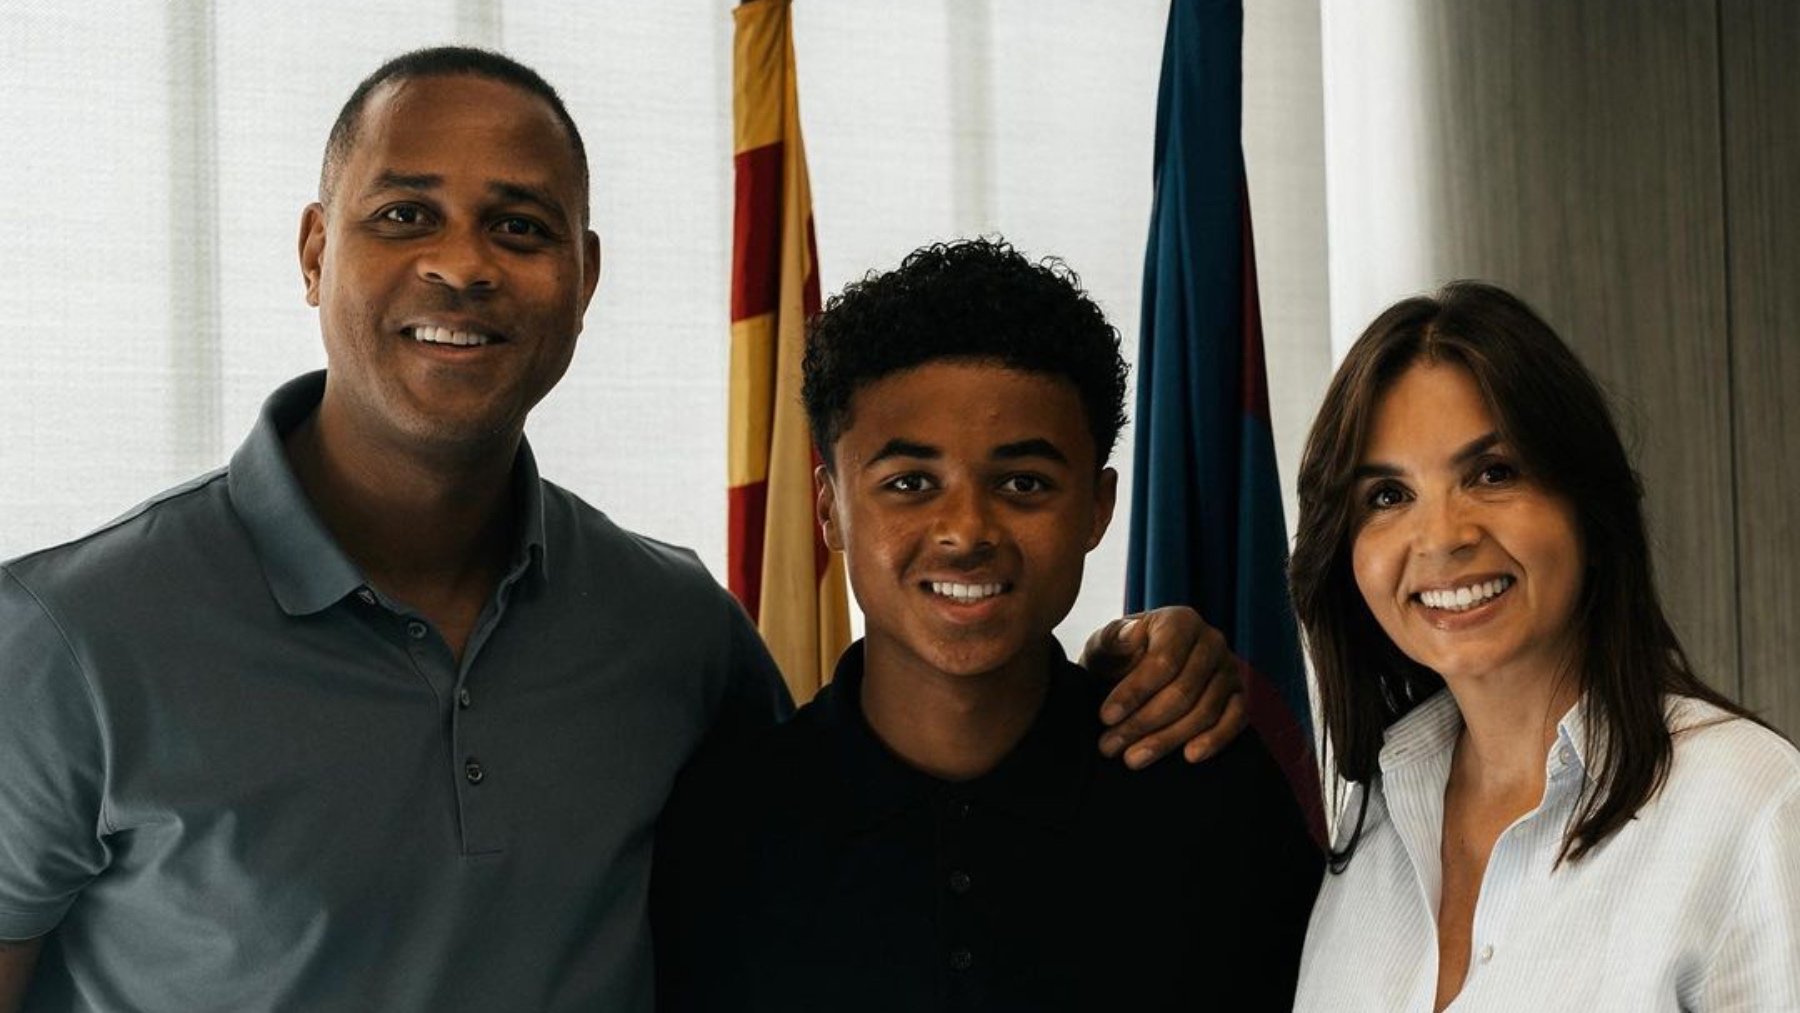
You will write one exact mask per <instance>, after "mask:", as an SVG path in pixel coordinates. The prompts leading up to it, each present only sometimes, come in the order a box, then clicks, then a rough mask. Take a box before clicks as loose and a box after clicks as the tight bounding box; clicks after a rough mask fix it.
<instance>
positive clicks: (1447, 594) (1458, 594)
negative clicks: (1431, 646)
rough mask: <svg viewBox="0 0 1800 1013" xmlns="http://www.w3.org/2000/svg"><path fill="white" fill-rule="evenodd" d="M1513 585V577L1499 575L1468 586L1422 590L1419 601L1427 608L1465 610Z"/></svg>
mask: <svg viewBox="0 0 1800 1013" xmlns="http://www.w3.org/2000/svg"><path fill="white" fill-rule="evenodd" d="M1511 586H1513V578H1511V577H1497V578H1495V579H1493V580H1489V581H1483V582H1482V583H1479V584H1470V585H1469V586H1467V587H1459V588H1453V589H1449V590H1443V591H1420V592H1419V602H1420V603H1421V604H1423V605H1424V606H1425V607H1426V608H1434V609H1443V610H1445V611H1447V612H1463V611H1466V610H1468V609H1472V608H1474V607H1475V606H1477V605H1480V604H1481V603H1482V602H1484V601H1487V600H1488V599H1490V598H1493V597H1494V596H1495V595H1498V594H1500V593H1501V592H1502V591H1505V590H1506V589H1507V588H1509V587H1511Z"/></svg>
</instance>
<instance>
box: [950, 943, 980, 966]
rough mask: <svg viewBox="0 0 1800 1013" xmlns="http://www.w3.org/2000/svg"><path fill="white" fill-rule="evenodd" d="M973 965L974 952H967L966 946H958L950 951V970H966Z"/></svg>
mask: <svg viewBox="0 0 1800 1013" xmlns="http://www.w3.org/2000/svg"><path fill="white" fill-rule="evenodd" d="M974 966H975V954H973V953H970V952H969V948H968V947H967V946H958V947H957V948H956V949H954V950H951V951H950V970H952V971H967V970H968V969H969V968H971V967H974Z"/></svg>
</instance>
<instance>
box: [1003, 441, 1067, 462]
mask: <svg viewBox="0 0 1800 1013" xmlns="http://www.w3.org/2000/svg"><path fill="white" fill-rule="evenodd" d="M988 456H990V457H992V458H994V459H995V460H997V461H1016V460H1019V459H1020V458H1025V457H1042V458H1045V459H1046V460H1051V461H1055V462H1056V463H1058V464H1068V463H1069V458H1068V456H1067V455H1065V454H1064V453H1063V452H1062V451H1060V450H1058V449H1056V444H1054V443H1051V442H1050V441H1049V440H1046V439H1043V438H1041V437H1039V438H1034V439H1029V440H1019V441H1017V442H1015V443H1002V444H1000V445H999V446H998V447H995V448H994V451H993V453H991V454H989V455H988Z"/></svg>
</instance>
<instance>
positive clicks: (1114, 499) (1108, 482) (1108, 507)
mask: <svg viewBox="0 0 1800 1013" xmlns="http://www.w3.org/2000/svg"><path fill="white" fill-rule="evenodd" d="M1118 501H1119V473H1118V472H1117V471H1115V470H1113V469H1112V468H1101V469H1100V476H1099V478H1097V479H1095V481H1094V526H1093V528H1092V529H1090V530H1089V531H1088V540H1087V551H1089V552H1092V551H1094V549H1095V548H1097V547H1098V546H1099V545H1100V539H1102V538H1105V537H1106V529H1107V527H1108V526H1109V525H1111V524H1112V516H1113V507H1114V506H1115V505H1117V504H1118Z"/></svg>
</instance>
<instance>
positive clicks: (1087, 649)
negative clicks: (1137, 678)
mask: <svg viewBox="0 0 1800 1013" xmlns="http://www.w3.org/2000/svg"><path fill="white" fill-rule="evenodd" d="M1141 618H1143V617H1142V615H1141V614H1140V615H1128V616H1123V617H1121V618H1118V619H1114V620H1113V621H1112V622H1110V623H1107V624H1106V625H1105V626H1102V627H1100V628H1099V629H1097V630H1095V631H1094V634H1093V636H1090V637H1088V639H1087V643H1086V644H1085V645H1083V647H1082V649H1081V667H1083V668H1085V669H1087V670H1088V671H1090V672H1093V673H1095V674H1097V675H1099V676H1101V677H1102V678H1104V679H1106V680H1107V681H1109V682H1111V681H1117V679H1118V678H1119V675H1120V674H1121V673H1123V672H1124V671H1125V670H1126V669H1127V668H1129V667H1130V665H1131V662H1132V661H1134V660H1136V658H1137V656H1138V655H1139V654H1141V653H1142V652H1143V650H1144V626H1143V624H1142V623H1140V622H1139V621H1138V620H1139V619H1141Z"/></svg>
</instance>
